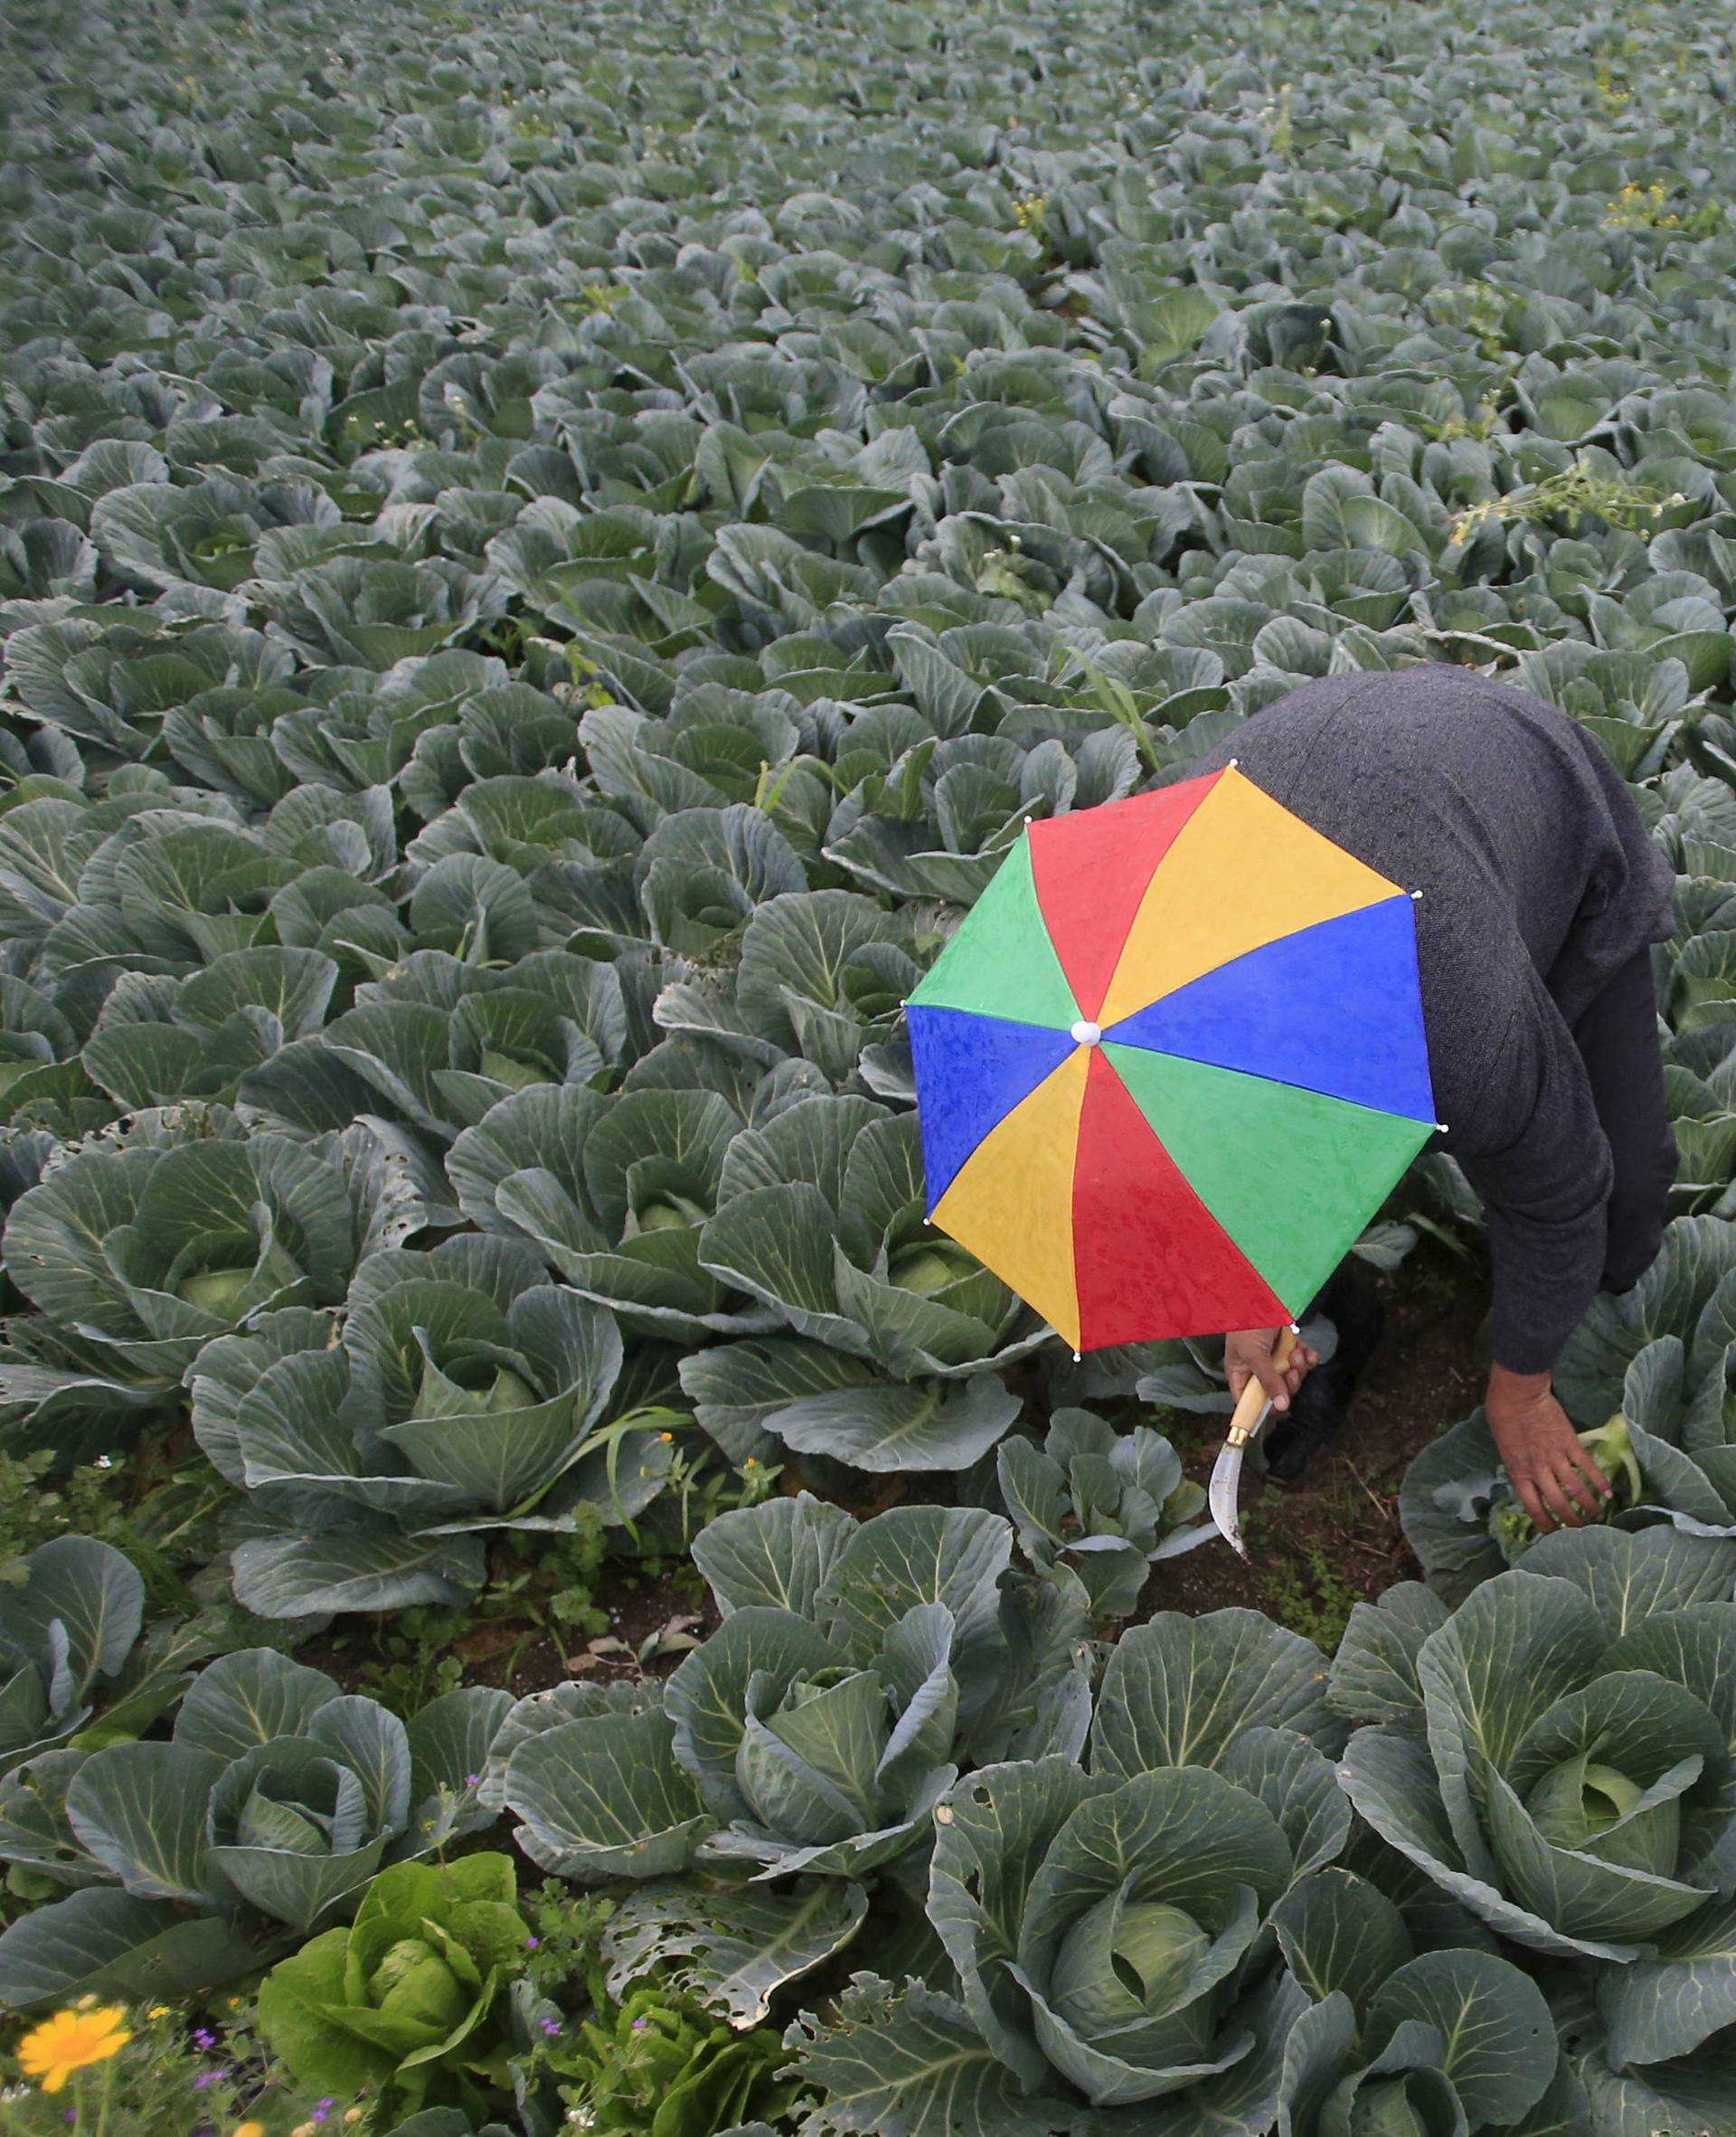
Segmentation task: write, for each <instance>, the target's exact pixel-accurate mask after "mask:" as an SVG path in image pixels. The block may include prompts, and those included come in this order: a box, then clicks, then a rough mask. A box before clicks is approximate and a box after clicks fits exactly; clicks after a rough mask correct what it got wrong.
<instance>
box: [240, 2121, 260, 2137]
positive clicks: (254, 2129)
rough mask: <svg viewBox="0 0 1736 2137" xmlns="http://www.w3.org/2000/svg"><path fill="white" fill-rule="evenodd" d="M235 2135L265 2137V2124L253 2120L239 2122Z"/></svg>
mask: <svg viewBox="0 0 1736 2137" xmlns="http://www.w3.org/2000/svg"><path fill="white" fill-rule="evenodd" d="M233 2137H265V2124H264V2123H256V2122H251V2121H249V2122H244V2123H236V2125H235V2129H234V2132H233Z"/></svg>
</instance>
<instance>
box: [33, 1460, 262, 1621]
mask: <svg viewBox="0 0 1736 2137" xmlns="http://www.w3.org/2000/svg"><path fill="white" fill-rule="evenodd" d="M52 1461H53V1457H52V1454H50V1453H47V1452H39V1453H33V1454H18V1455H11V1454H0V1582H4V1581H17V1580H22V1579H23V1578H24V1566H23V1563H22V1562H23V1560H24V1558H25V1557H26V1556H27V1555H29V1554H30V1553H31V1552H32V1551H33V1550H35V1549H37V1548H38V1546H41V1545H42V1544H46V1543H50V1542H52V1540H53V1539H54V1538H55V1537H61V1536H89V1537H96V1538H97V1539H98V1541H99V1542H100V1543H105V1544H110V1545H112V1546H114V1548H115V1549H116V1550H118V1551H122V1552H125V1554H126V1555H127V1557H128V1558H130V1559H131V1560H132V1562H133V1564H134V1565H136V1566H137V1568H138V1570H139V1572H140V1573H141V1574H143V1575H144V1576H145V1585H146V1592H147V1593H148V1595H149V1598H150V1602H151V1605H152V1607H153V1609H154V1610H156V1611H169V1610H177V1609H184V1608H185V1607H186V1603H187V1598H186V1595H185V1593H184V1590H183V1588H182V1585H181V1574H182V1572H183V1571H184V1570H185V1569H187V1568H188V1567H190V1566H191V1565H195V1564H199V1563H203V1561H205V1560H207V1559H209V1558H210V1557H211V1556H212V1555H213V1553H214V1551H215V1549H216V1537H215V1527H214V1524H215V1519H216V1513H217V1508H219V1506H220V1505H221V1504H222V1502H223V1500H224V1499H227V1498H228V1497H229V1496H230V1494H229V1490H228V1487H227V1486H226V1485H224V1483H223V1482H222V1479H221V1478H219V1476H218V1475H217V1473H216V1471H215V1470H212V1469H211V1468H210V1467H209V1466H208V1465H207V1464H206V1463H205V1462H204V1461H203V1460H201V1461H193V1462H192V1463H191V1464H184V1465H183V1467H182V1468H181V1469H179V1470H170V1471H169V1472H168V1473H167V1474H166V1475H165V1476H161V1477H159V1476H156V1475H154V1474H153V1473H152V1472H151V1470H150V1468H149V1467H148V1465H147V1462H146V1457H145V1456H144V1455H142V1454H140V1453H137V1452H135V1453H133V1454H131V1455H107V1454H100V1455H99V1456H98V1457H97V1459H96V1460H95V1461H92V1462H85V1463H82V1464H80V1467H78V1468H77V1469H73V1470H67V1471H66V1472H65V1473H64V1474H63V1475H61V1476H59V1477H54V1476H52V1475H51V1474H50V1470H51V1469H52Z"/></svg>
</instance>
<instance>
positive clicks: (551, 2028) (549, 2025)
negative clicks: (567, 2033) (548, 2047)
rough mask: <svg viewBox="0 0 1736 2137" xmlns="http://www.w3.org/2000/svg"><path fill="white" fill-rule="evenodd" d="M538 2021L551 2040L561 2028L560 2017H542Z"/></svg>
mask: <svg viewBox="0 0 1736 2137" xmlns="http://www.w3.org/2000/svg"><path fill="white" fill-rule="evenodd" d="M538 2023H539V2024H540V2025H541V2026H542V2030H543V2032H544V2033H546V2034H547V2035H548V2037H549V2038H550V2039H551V2040H552V2039H553V2038H554V2037H555V2035H556V2034H557V2033H559V2032H560V2030H561V2021H560V2019H540V2020H539V2021H538Z"/></svg>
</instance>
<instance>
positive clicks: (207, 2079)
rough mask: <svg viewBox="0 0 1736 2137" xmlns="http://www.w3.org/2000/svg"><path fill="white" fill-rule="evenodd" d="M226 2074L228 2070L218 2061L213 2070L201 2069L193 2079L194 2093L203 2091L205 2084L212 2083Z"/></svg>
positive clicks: (215, 2082)
mask: <svg viewBox="0 0 1736 2137" xmlns="http://www.w3.org/2000/svg"><path fill="white" fill-rule="evenodd" d="M227 2076H229V2073H228V2071H226V2070H225V2069H224V2068H223V2066H222V2064H221V2063H220V2064H219V2065H218V2066H217V2068H216V2069H215V2070H202V2071H201V2072H200V2073H199V2075H198V2076H197V2077H195V2078H194V2079H193V2091H194V2092H195V2093H203V2091H204V2089H205V2087H206V2086H207V2085H216V2084H217V2083H218V2082H219V2081H220V2080H221V2079H222V2078H225V2077H227Z"/></svg>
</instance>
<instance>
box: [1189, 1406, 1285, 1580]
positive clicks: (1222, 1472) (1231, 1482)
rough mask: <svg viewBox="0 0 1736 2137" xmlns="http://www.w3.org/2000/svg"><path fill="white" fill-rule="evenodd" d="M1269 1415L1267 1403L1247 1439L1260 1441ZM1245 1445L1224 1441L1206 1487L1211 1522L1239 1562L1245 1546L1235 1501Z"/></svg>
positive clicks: (1238, 1489) (1237, 1495)
mask: <svg viewBox="0 0 1736 2137" xmlns="http://www.w3.org/2000/svg"><path fill="white" fill-rule="evenodd" d="M1271 1414H1272V1405H1271V1404H1270V1403H1269V1402H1265V1403H1262V1404H1260V1414H1259V1416H1258V1417H1256V1418H1255V1420H1254V1422H1253V1423H1252V1424H1251V1425H1250V1427H1249V1428H1248V1438H1249V1439H1250V1440H1253V1439H1256V1438H1258V1437H1259V1434H1260V1427H1261V1426H1262V1425H1263V1424H1264V1423H1265V1422H1266V1420H1267V1419H1268V1418H1269V1416H1270V1415H1271ZM1245 1450H1246V1442H1242V1443H1241V1444H1240V1445H1239V1444H1238V1443H1237V1442H1235V1441H1233V1440H1226V1441H1225V1442H1224V1443H1223V1445H1222V1447H1220V1448H1219V1450H1218V1459H1217V1460H1216V1461H1214V1462H1213V1463H1212V1481H1211V1484H1210V1485H1209V1486H1208V1487H1207V1489H1206V1494H1205V1503H1206V1505H1207V1507H1208V1508H1210V1509H1211V1514H1212V1519H1213V1520H1214V1521H1215V1522H1216V1523H1217V1525H1218V1534H1219V1535H1220V1536H1221V1537H1222V1538H1223V1540H1224V1542H1225V1543H1227V1544H1228V1545H1229V1546H1230V1548H1231V1550H1232V1551H1233V1552H1234V1553H1235V1554H1236V1555H1237V1557H1239V1558H1246V1557H1247V1555H1248V1546H1247V1545H1246V1544H1244V1543H1243V1542H1242V1540H1241V1518H1240V1516H1239V1515H1238V1513H1237V1510H1236V1508H1237V1501H1238V1499H1240V1498H1241V1458H1242V1454H1243V1452H1244V1451H1245Z"/></svg>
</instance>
